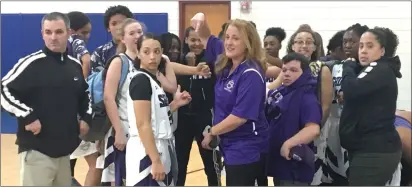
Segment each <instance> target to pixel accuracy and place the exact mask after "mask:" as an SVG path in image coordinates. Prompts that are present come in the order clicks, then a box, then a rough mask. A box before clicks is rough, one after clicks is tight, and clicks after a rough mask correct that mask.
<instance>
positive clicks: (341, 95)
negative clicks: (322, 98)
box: [336, 91, 343, 104]
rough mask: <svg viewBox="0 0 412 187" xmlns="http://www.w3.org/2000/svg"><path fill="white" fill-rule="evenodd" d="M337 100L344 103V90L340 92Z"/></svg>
mask: <svg viewBox="0 0 412 187" xmlns="http://www.w3.org/2000/svg"><path fill="white" fill-rule="evenodd" d="M336 100H337V102H338V103H339V104H343V92H342V91H340V92H338V95H337V98H336Z"/></svg>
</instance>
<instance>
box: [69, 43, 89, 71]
mask: <svg viewBox="0 0 412 187" xmlns="http://www.w3.org/2000/svg"><path fill="white" fill-rule="evenodd" d="M72 47H73V51H74V53H75V54H76V58H77V59H79V60H80V61H81V62H82V72H83V76H84V77H86V78H87V77H88V75H89V70H90V54H89V51H88V50H87V48H86V43H84V41H83V40H81V39H75V40H74V41H73V43H72Z"/></svg>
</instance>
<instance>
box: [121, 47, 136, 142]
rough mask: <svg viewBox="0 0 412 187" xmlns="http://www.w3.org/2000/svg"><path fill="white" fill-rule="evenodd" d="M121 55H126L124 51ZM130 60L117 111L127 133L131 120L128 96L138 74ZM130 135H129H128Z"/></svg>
mask: <svg viewBox="0 0 412 187" xmlns="http://www.w3.org/2000/svg"><path fill="white" fill-rule="evenodd" d="M119 55H125V54H124V53H120V54H119ZM127 59H128V60H129V61H128V63H129V72H128V73H127V77H126V80H125V81H124V83H123V86H122V87H121V88H119V90H118V93H119V94H117V98H116V99H117V100H118V103H117V105H118V107H117V112H118V113H119V117H120V123H121V124H122V126H123V130H124V132H125V133H126V135H128V134H129V120H128V113H127V98H128V97H129V85H130V81H131V80H132V78H133V77H134V76H135V75H136V71H137V70H136V69H135V68H134V64H133V61H132V60H130V59H129V58H127ZM126 137H128V136H126Z"/></svg>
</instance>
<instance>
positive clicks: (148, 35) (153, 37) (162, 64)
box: [134, 32, 166, 73]
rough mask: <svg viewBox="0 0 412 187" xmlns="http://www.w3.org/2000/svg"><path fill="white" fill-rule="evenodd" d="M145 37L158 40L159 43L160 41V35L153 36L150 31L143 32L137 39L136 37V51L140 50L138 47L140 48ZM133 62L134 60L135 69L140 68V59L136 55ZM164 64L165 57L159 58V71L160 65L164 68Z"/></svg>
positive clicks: (160, 69)
mask: <svg viewBox="0 0 412 187" xmlns="http://www.w3.org/2000/svg"><path fill="white" fill-rule="evenodd" d="M146 39H153V40H157V41H159V43H162V42H161V39H160V37H158V36H155V35H154V34H153V33H150V32H148V33H144V34H143V35H142V36H140V37H139V39H137V51H140V49H141V48H142V43H143V41H144V40H146ZM134 62H135V67H136V69H140V59H139V57H136V59H135V60H134ZM165 64H166V59H164V58H161V60H160V64H159V71H161V72H162V67H163V69H164V67H165ZM162 73H164V72H162Z"/></svg>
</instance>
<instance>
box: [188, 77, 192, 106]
mask: <svg viewBox="0 0 412 187" xmlns="http://www.w3.org/2000/svg"><path fill="white" fill-rule="evenodd" d="M189 79H190V85H189V90H190V94H192V81H193V76H192V77H190V78H189ZM189 109H192V102H190V104H189Z"/></svg>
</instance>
